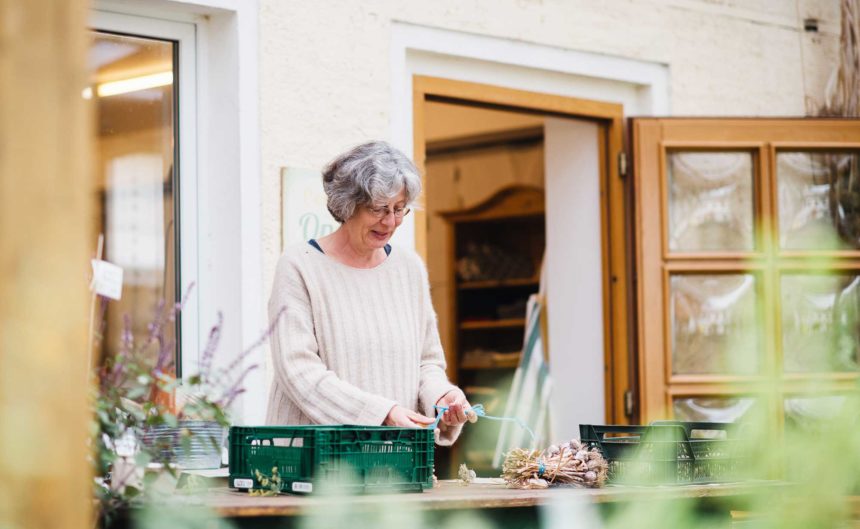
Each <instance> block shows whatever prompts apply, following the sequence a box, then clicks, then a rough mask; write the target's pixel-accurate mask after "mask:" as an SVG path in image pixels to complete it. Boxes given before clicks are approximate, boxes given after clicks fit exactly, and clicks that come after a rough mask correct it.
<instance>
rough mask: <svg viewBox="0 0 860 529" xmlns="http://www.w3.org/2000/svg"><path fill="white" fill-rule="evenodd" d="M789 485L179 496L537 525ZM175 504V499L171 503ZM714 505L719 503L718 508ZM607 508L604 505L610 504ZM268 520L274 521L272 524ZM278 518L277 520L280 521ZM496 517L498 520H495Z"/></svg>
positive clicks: (729, 505)
mask: <svg viewBox="0 0 860 529" xmlns="http://www.w3.org/2000/svg"><path fill="white" fill-rule="evenodd" d="M783 486H786V485H785V484H781V483H778V482H769V481H751V482H744V483H722V484H708V485H686V486H650V487H628V486H623V487H622V486H619V487H606V488H603V489H577V488H553V489H548V490H517V489H509V488H506V487H505V485H504V483H503V482H502V481H501V480H499V479H478V480H477V481H476V482H475V483H472V484H471V485H468V486H462V485H459V484H458V483H457V482H456V481H441V482H440V483H439V486H438V487H436V488H433V489H432V490H427V491H425V492H423V493H420V494H419V493H412V494H375V495H359V496H343V497H326V496H293V495H280V496H270V497H260V496H250V495H249V494H248V493H246V492H238V491H235V490H231V489H228V488H226V487H219V488H212V489H208V490H206V491H205V492H202V493H198V494H189V495H181V496H178V497H177V498H176V499H175V501H176V502H177V503H179V504H181V505H184V506H190V505H198V506H204V507H207V508H209V509H212V510H214V511H215V512H216V513H218V514H219V515H220V516H223V517H228V518H231V519H232V520H233V521H235V522H237V523H238V524H239V525H240V526H243V525H244V526H253V527H267V526H272V527H274V526H277V527H290V526H291V523H290V522H289V521H288V520H287V519H291V518H298V517H301V516H322V517H325V515H326V514H327V513H331V512H334V511H337V512H338V513H341V514H343V513H348V516H349V517H350V520H355V521H356V523H357V525H356V527H359V526H362V524H361V523H358V522H359V520H360V519H361V518H362V516H370V517H371V518H372V517H373V516H374V513H376V514H377V515H378V513H379V512H380V511H382V510H386V511H392V510H400V511H405V512H413V513H414V512H417V511H421V516H424V517H425V518H429V519H436V518H439V517H445V516H447V515H450V514H451V513H454V512H458V511H460V512H462V511H464V510H474V509H480V510H481V517H482V518H486V519H487V520H489V521H491V523H490V525H491V526H492V525H494V524H496V525H497V526H499V527H502V526H511V527H514V526H518V527H522V526H526V527H528V526H531V525H533V524H532V523H530V522H529V521H530V520H531V521H533V522H534V525H536V524H537V519H538V510H539V508H540V507H542V506H547V507H551V506H553V505H560V504H565V505H568V506H570V505H575V504H577V502H578V503H579V504H580V505H595V504H597V505H602V506H604V507H610V508H611V507H612V505H613V504H618V505H620V504H624V503H629V502H636V501H674V502H682V501H688V502H696V504H697V505H699V504H701V505H705V506H706V508H708V509H712V510H714V511H715V512H717V511H720V512H723V513H724V514H725V516H728V513H729V510H730V509H733V508H735V507H733V505H736V504H737V505H741V506H742V502H743V501H744V499H745V498H749V497H751V496H754V495H756V494H760V493H772V491H773V490H774V487H783ZM171 503H172V502H171ZM714 505H717V506H718V507H717V508H716V509H714V508H713V506H714ZM604 507H601V508H604ZM266 520H268V522H270V523H268V524H267V523H266ZM276 520H277V523H274V522H275V521H276ZM493 521H495V522H493Z"/></svg>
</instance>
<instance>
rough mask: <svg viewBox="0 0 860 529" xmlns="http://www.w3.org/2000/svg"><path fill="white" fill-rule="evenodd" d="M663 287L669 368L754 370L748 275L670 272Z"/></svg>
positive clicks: (754, 324)
mask: <svg viewBox="0 0 860 529" xmlns="http://www.w3.org/2000/svg"><path fill="white" fill-rule="evenodd" d="M669 288H670V309H669V310H670V315H669V317H670V318H671V320H670V321H671V327H672V330H671V332H672V342H671V347H672V372H673V373H676V374H750V373H756V372H758V371H759V369H760V365H761V361H760V356H761V355H760V354H759V353H758V351H760V350H761V347H760V340H759V329H760V325H758V317H757V310H756V305H757V300H756V296H757V295H756V280H755V276H754V275H752V274H715V275H700V274H673V275H672V276H671V278H670V286H669Z"/></svg>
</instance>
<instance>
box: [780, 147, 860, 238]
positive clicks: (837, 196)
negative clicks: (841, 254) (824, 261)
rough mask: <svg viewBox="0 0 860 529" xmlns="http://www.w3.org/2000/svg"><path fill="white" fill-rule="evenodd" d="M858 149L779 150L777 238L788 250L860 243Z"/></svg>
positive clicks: (859, 159) (859, 160)
mask: <svg viewBox="0 0 860 529" xmlns="http://www.w3.org/2000/svg"><path fill="white" fill-rule="evenodd" d="M858 165H860V151H854V152H833V151H831V152H825V151H815V152H779V153H777V155H776V175H777V190H778V194H779V195H778V196H779V199H778V200H779V204H778V207H779V240H780V246H781V247H782V248H783V249H786V250H837V249H857V248H858V247H860V167H858Z"/></svg>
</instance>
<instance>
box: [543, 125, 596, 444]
mask: <svg viewBox="0 0 860 529" xmlns="http://www.w3.org/2000/svg"><path fill="white" fill-rule="evenodd" d="M544 134H545V137H544V153H545V154H544V155H545V167H546V169H545V170H546V184H545V185H546V245H547V252H546V289H547V291H546V295H547V309H548V315H549V319H548V332H549V363H550V364H549V365H550V375H551V376H552V378H553V395H552V401H551V402H552V422H553V430H552V431H553V434H554V436H555V438H557V439H571V438H573V437H579V429H578V428H579V424H583V423H584V424H604V423H605V420H606V419H605V413H604V401H605V399H604V393H603V387H604V385H603V377H604V369H603V358H604V354H603V338H604V337H603V290H602V285H603V268H602V267H603V263H602V260H601V248H600V165H599V160H598V156H599V150H598V144H597V142H598V127H597V125H596V124H594V123H591V122H588V121H581V120H568V119H557V118H547V119H546V122H545V125H544Z"/></svg>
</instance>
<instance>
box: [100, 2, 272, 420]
mask: <svg viewBox="0 0 860 529" xmlns="http://www.w3.org/2000/svg"><path fill="white" fill-rule="evenodd" d="M94 7H95V9H97V10H99V11H102V12H110V13H116V14H118V15H119V16H136V17H146V18H149V19H151V22H152V27H157V25H158V24H168V25H170V24H172V23H185V24H193V27H194V28H195V30H196V35H197V60H196V74H197V78H198V84H197V90H196V94H194V95H193V96H189V97H184V98H183V99H184V100H185V101H196V104H197V116H196V124H197V130H198V137H197V138H196V145H197V162H198V163H197V167H196V170H195V174H199V178H198V180H197V189H196V192H195V193H194V195H195V196H196V197H197V206H196V207H197V212H196V215H195V216H196V218H198V223H197V227H196V234H195V235H194V236H193V237H192V238H193V239H195V240H196V241H197V244H198V249H197V261H198V269H197V274H196V277H197V280H198V283H197V284H198V288H197V293H198V294H197V296H198V301H197V305H196V307H195V310H194V311H193V313H194V315H195V317H196V318H197V319H198V324H197V328H198V332H197V333H196V337H197V344H195V345H194V346H188V347H186V344H185V343H184V342H183V352H185V351H195V352H197V353H198V354H199V350H200V347H201V345H202V344H204V343H205V342H206V339H207V337H208V332H209V327H210V326H211V324H212V323H213V322H214V321H215V317H216V313H217V311H218V310H221V311H222V312H223V313H224V329H223V331H224V333H223V335H222V341H221V345H220V347H219V348H218V349H219V353H218V358H219V360H220V361H219V363H229V362H230V361H231V360H232V359H233V358H235V355H238V354H239V353H240V352H241V351H242V350H243V349H244V347H245V346H247V345H249V344H251V343H253V342H254V341H255V340H256V339H257V338H258V337H259V336H260V333H262V332H263V330H264V329H265V328H266V326H267V317H266V312H265V299H266V295H265V293H264V291H263V286H262V280H263V256H262V194H261V193H262V192H261V188H262V182H261V175H260V167H261V165H260V124H259V71H258V68H259V66H258V64H259V58H258V47H259V46H258V34H259V30H258V20H257V18H258V16H259V10H258V3H257V0H96V1H95V6H94ZM181 107H182V103H180V108H181ZM181 120H182V121H183V122H186V123H187V122H188V121H186V118H181ZM224 124H227V125H228V126H223V125H224ZM189 141H190V140H189ZM183 207H185V206H184V204H183ZM183 237H185V235H184V230H183ZM181 244H185V242H182V243H181ZM183 251H185V250H183ZM189 312H192V311H190V310H189ZM183 325H184V323H183ZM183 328H184V327H183ZM266 351H267V349H266V348H262V349H260V350H258V351H256V352H255V354H254V355H252V356H251V357H249V358H248V360H247V362H246V364H245V365H246V366H247V365H250V364H257V365H259V366H260V369H258V370H256V371H255V372H254V373H253V374H252V376H251V377H250V378H249V379H248V380H247V381H246V385H245V386H246V388H247V389H248V392H247V393H245V394H244V395H243V396H242V397H240V399H241V400H240V401H239V402H237V403H236V405H235V406H234V409H233V413H234V419H235V422H236V423H237V424H262V423H263V422H264V418H265V411H266V410H265V408H266V397H267V395H266V389H267V385H266V380H265V375H264V373H263V371H264V370H263V366H265V364H266V361H265V354H266ZM186 360H188V361H189V362H190V363H186ZM197 365H198V359H197V358H196V355H195V357H194V358H193V359H191V358H186V357H185V355H184V356H183V371H184V372H186V373H193V372H194V371H196V366H197ZM242 367H243V368H244V367H245V366H242Z"/></svg>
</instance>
